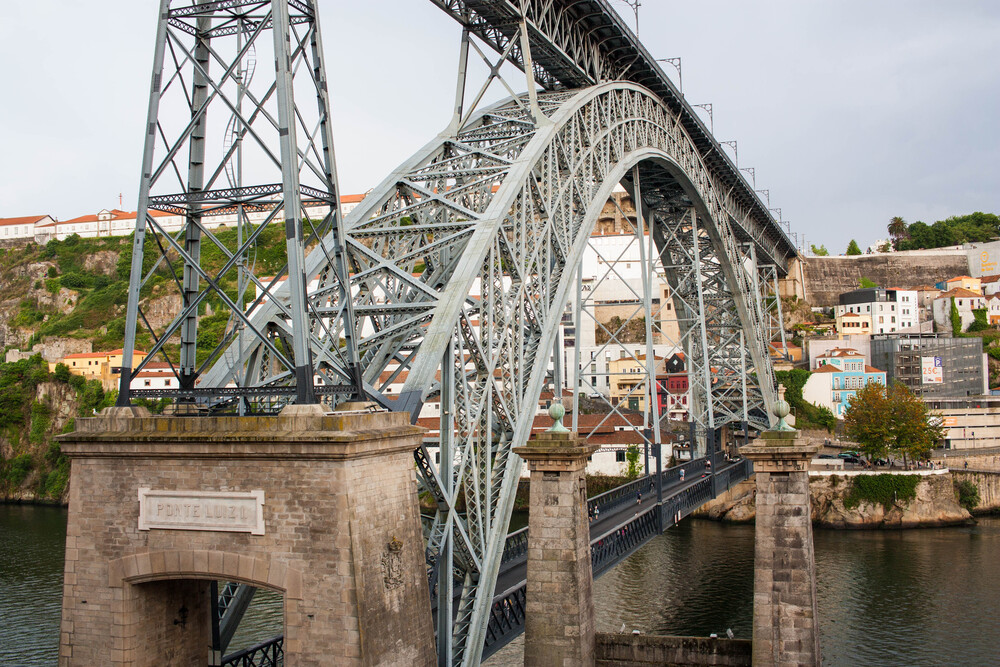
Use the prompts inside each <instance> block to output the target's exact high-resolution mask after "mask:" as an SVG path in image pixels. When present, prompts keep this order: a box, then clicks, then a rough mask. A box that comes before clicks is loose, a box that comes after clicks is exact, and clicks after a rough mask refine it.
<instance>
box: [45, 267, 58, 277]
mask: <svg viewBox="0 0 1000 667" xmlns="http://www.w3.org/2000/svg"><path fill="white" fill-rule="evenodd" d="M46 275H47V276H48V277H49V278H55V277H56V276H58V275H59V271H58V270H57V269H56V267H54V266H50V267H49V270H48V272H46Z"/></svg>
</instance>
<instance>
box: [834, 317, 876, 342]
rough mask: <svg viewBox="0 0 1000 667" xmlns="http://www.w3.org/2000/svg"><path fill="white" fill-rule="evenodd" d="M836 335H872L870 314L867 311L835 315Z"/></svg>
mask: <svg viewBox="0 0 1000 667" xmlns="http://www.w3.org/2000/svg"><path fill="white" fill-rule="evenodd" d="M837 335H838V336H839V337H840V338H844V337H845V336H870V335H872V316H871V315H869V314H868V313H844V314H843V315H837Z"/></svg>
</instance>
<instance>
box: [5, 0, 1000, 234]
mask: <svg viewBox="0 0 1000 667" xmlns="http://www.w3.org/2000/svg"><path fill="white" fill-rule="evenodd" d="M615 4H617V6H618V7H621V8H622V10H623V12H625V13H627V14H628V16H629V20H630V24H633V18H632V15H631V10H630V9H628V8H627V7H626V6H625V5H624V4H623V3H620V2H616V3H615ZM156 5H157V3H156V2H155V1H154V0H101V1H100V2H84V1H81V0H34V1H33V2H31V3H19V2H0V63H2V71H0V91H2V93H0V217H14V216H21V215H32V214H43V213H48V214H51V215H53V216H56V217H58V218H60V219H68V218H71V217H75V216H78V215H83V214H86V213H95V212H97V211H98V210H100V209H102V208H112V207H118V205H119V200H118V196H119V193H121V194H122V196H123V204H122V207H123V208H126V209H128V210H133V209H134V208H135V199H136V190H137V186H138V181H139V165H140V161H141V152H142V140H143V125H144V123H145V113H146V112H145V108H146V104H147V97H148V87H149V70H150V66H151V62H152V54H153V37H154V31H155V16H156ZM319 6H320V11H321V19H322V26H323V33H324V42H325V48H326V49H327V68H328V75H329V79H330V93H331V97H332V105H333V113H334V140H335V144H336V152H337V161H338V168H339V171H340V183H341V190H342V191H343V192H344V193H355V192H364V191H365V190H367V189H369V188H371V187H373V186H375V185H376V184H377V183H378V182H379V181H380V180H381V179H382V178H384V177H385V176H386V175H387V174H388V173H389V172H390V171H391V170H392V168H393V167H395V166H396V165H397V164H398V163H400V162H402V161H403V160H404V159H406V158H407V157H408V156H409V155H411V154H412V153H413V152H415V151H416V150H417V149H418V148H419V147H421V146H422V145H423V144H425V143H426V142H427V141H429V140H430V139H431V138H432V137H433V136H434V135H435V134H436V133H438V132H439V131H441V130H442V129H443V128H444V126H445V125H446V124H447V121H448V119H449V110H450V106H451V104H452V98H453V95H454V70H455V66H456V61H457V56H458V39H459V34H460V31H459V29H458V27H457V24H455V23H453V22H452V21H451V19H449V18H448V17H447V16H446V15H445V14H444V13H443V12H441V11H440V10H439V9H437V8H436V7H434V6H433V5H432V4H431V3H430V2H427V1H426V0H354V1H350V2H349V1H348V0H319ZM639 36H640V38H641V39H642V40H643V42H644V43H645V44H646V46H647V48H648V49H649V51H650V52H651V53H652V54H653V55H654V56H655V57H658V58H669V57H681V58H682V62H683V77H684V80H683V84H684V94H685V96H686V97H687V98H688V100H689V101H691V102H692V103H693V104H698V103H705V102H708V103H712V104H713V110H714V122H715V132H716V136H717V137H718V138H719V139H720V140H723V141H724V140H731V139H735V140H737V141H738V149H739V165H740V166H741V167H754V168H755V169H756V183H757V187H758V188H762V189H765V188H766V189H769V190H770V200H771V206H773V207H780V208H781V210H782V214H783V217H784V218H785V219H786V220H789V221H791V225H792V230H793V231H796V232H798V233H800V234H804V235H805V237H806V240H807V242H809V243H817V244H819V243H824V244H826V245H827V247H828V248H829V249H830V250H831V252H834V253H838V252H839V253H842V252H843V251H844V248H845V247H846V245H847V242H848V241H849V240H850V239H851V238H856V239H857V240H858V242H859V243H860V244H861V245H862V246H863V247H864V246H867V245H869V244H870V243H872V242H873V241H874V240H875V239H876V238H879V237H884V236H885V235H886V234H885V226H886V224H887V223H888V221H889V218H891V217H892V216H894V215H900V216H902V217H903V218H904V219H906V220H907V222H913V221H916V220H923V221H925V222H933V221H935V220H939V219H942V218H945V217H947V216H950V215H958V214H964V213H969V212H972V211H987V212H997V213H1000V130H998V124H1000V51H998V37H1000V2H996V1H994V0H979V1H971V0H969V1H963V0H952V1H950V2H946V3H945V2H939V1H915V0H908V1H902V0H898V1H891V2H890V1H877V0H817V1H809V2H804V1H802V0H788V1H776V0H761V1H759V2H745V1H735V0H715V1H710V0H698V1H696V2H691V0H685V1H683V2H681V1H679V0H643V2H642V6H641V8H640V10H639ZM665 67H668V71H670V70H669V66H665ZM518 81H520V82H523V78H521V79H519V80H518ZM521 85H522V87H523V83H522V84H521ZM492 96H493V97H494V98H495V97H499V91H498V92H497V93H496V94H494V95H492Z"/></svg>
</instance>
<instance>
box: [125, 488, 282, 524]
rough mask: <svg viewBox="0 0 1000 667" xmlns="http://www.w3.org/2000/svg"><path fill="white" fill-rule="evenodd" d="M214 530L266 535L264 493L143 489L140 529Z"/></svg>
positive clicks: (256, 491) (140, 506)
mask: <svg viewBox="0 0 1000 667" xmlns="http://www.w3.org/2000/svg"><path fill="white" fill-rule="evenodd" d="M153 528H159V529H168V530H214V531H223V532H236V533H250V534H251V535H263V534H264V491H263V490H254V491H245V492H240V491H232V492H225V491H223V492H211V491H158V490H156V489H149V488H140V489H139V530H150V529H153Z"/></svg>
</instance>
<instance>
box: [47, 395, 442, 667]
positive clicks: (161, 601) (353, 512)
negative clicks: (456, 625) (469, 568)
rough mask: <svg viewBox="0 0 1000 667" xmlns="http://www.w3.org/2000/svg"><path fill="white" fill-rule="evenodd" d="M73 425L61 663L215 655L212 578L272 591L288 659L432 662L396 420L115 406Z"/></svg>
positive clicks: (409, 478) (214, 660) (419, 554)
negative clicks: (201, 413)
mask: <svg viewBox="0 0 1000 667" xmlns="http://www.w3.org/2000/svg"><path fill="white" fill-rule="evenodd" d="M354 407H358V408H360V407H362V406H354ZM77 429H78V430H77V431H76V432H75V433H71V434H69V435H66V436H63V437H61V438H60V440H61V445H62V449H63V451H64V452H65V453H66V454H67V455H68V456H69V457H70V458H71V461H72V472H71V482H70V484H71V489H70V502H69V522H68V528H67V537H66V566H65V585H64V594H63V614H62V631H61V637H60V658H59V662H60V664H61V665H147V664H148V665H153V664H156V665H161V664H171V665H206V664H218V659H219V656H218V655H217V653H216V652H215V651H213V646H212V638H211V631H210V628H211V624H210V618H209V610H210V608H211V607H210V597H209V595H210V593H209V590H210V582H211V581H213V580H224V581H237V582H241V583H245V584H249V585H252V586H255V587H259V588H265V589H270V590H273V591H277V592H280V593H281V594H282V595H283V596H284V621H285V640H284V654H285V664H287V665H289V666H293V665H334V664H335V665H373V664H379V665H432V664H435V663H436V658H435V652H434V630H433V625H432V622H431V609H430V598H429V593H428V589H427V577H426V566H425V562H424V545H423V539H422V535H421V528H420V518H419V513H418V505H417V497H416V485H415V479H414V476H415V472H414V466H413V455H412V452H413V450H414V448H415V447H416V446H418V445H419V443H420V440H421V434H422V431H423V430H422V429H420V428H418V427H415V426H411V425H410V424H409V419H408V415H406V414H403V413H388V412H370V411H368V410H362V409H358V410H354V411H346V412H336V413H332V414H325V413H323V412H322V410H321V409H320V407H319V406H292V407H291V408H290V409H286V412H285V413H283V414H282V415H281V416H276V417H235V416H234V417H176V416H175V417H152V416H150V415H149V413H148V412H147V411H146V410H145V409H143V408H110V409H109V410H107V411H105V413H104V414H102V415H101V416H99V417H96V418H92V419H80V420H77Z"/></svg>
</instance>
